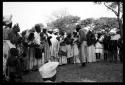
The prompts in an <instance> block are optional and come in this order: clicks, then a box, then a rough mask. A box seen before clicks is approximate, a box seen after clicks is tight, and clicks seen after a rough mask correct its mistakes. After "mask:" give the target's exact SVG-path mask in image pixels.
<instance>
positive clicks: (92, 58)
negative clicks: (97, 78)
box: [87, 45, 96, 62]
mask: <svg viewBox="0 0 125 85" xmlns="http://www.w3.org/2000/svg"><path fill="white" fill-rule="evenodd" d="M87 50H88V52H89V53H88V57H87V62H96V56H95V47H94V45H90V46H88V48H87Z"/></svg>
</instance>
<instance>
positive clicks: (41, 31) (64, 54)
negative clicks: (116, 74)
mask: <svg viewBox="0 0 125 85" xmlns="http://www.w3.org/2000/svg"><path fill="white" fill-rule="evenodd" d="M11 18H12V17H9V19H6V18H5V19H4V20H3V63H4V64H3V65H4V66H3V71H4V74H7V73H6V69H14V68H15V66H16V65H18V66H17V67H18V69H19V67H20V68H21V72H25V71H34V70H38V69H39V68H40V66H41V65H43V64H45V63H47V62H49V61H55V62H59V65H65V64H75V63H80V64H81V65H82V66H85V65H86V62H96V61H97V60H98V59H100V57H101V55H102V54H103V49H105V52H104V53H107V48H105V47H106V46H107V44H106V46H105V42H103V41H107V40H105V39H107V38H104V36H103V37H101V36H99V34H98V37H96V35H95V34H94V32H93V30H92V28H91V26H90V27H84V28H81V26H80V25H77V26H76V31H74V32H73V33H66V32H60V30H59V29H45V28H42V27H41V26H40V25H39V24H36V25H35V31H31V30H25V31H23V32H22V33H19V32H20V27H19V24H15V25H14V26H13V27H12V21H10V20H11ZM102 44H104V46H103V45H102ZM119 46H121V44H120V45H119ZM121 47H122V46H121ZM108 51H109V50H108ZM116 51H117V50H116ZM116 51H113V53H115V52H116ZM120 52H121V51H120ZM14 56H15V57H14ZM115 56H117V54H116V55H115ZM106 58H107V56H106V54H105V55H104V59H106ZM15 70H17V68H16V69H15ZM9 71H12V72H9V74H11V73H12V75H9V74H8V75H9V77H12V78H13V77H14V76H13V75H14V72H15V71H14V70H9ZM21 72H18V73H21Z"/></svg>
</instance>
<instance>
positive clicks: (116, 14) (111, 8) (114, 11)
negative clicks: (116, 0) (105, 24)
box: [104, 2, 118, 17]
mask: <svg viewBox="0 0 125 85" xmlns="http://www.w3.org/2000/svg"><path fill="white" fill-rule="evenodd" d="M104 5H105V6H106V7H107V8H108V9H110V10H112V11H113V12H114V13H115V15H116V16H117V17H118V13H117V12H116V11H115V10H113V9H112V8H111V7H109V6H107V5H106V4H105V2H104Z"/></svg>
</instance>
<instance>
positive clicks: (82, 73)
mask: <svg viewBox="0 0 125 85" xmlns="http://www.w3.org/2000/svg"><path fill="white" fill-rule="evenodd" d="M62 81H64V82H123V64H122V63H120V62H117V63H108V62H96V63H87V64H86V67H81V65H80V64H67V65H63V66H59V67H58V68H57V79H56V82H62ZM23 82H43V81H42V78H41V76H40V73H39V72H38V71H33V72H29V73H28V74H26V75H25V76H23Z"/></svg>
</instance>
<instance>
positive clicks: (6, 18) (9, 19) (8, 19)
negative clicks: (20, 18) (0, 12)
mask: <svg viewBox="0 0 125 85" xmlns="http://www.w3.org/2000/svg"><path fill="white" fill-rule="evenodd" d="M3 22H4V23H5V24H6V25H8V24H10V23H12V15H6V16H3Z"/></svg>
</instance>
